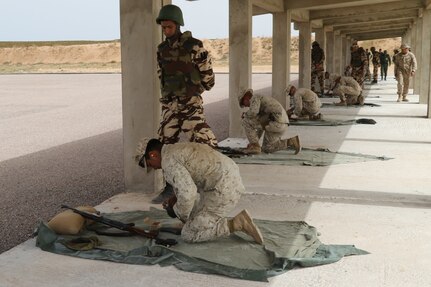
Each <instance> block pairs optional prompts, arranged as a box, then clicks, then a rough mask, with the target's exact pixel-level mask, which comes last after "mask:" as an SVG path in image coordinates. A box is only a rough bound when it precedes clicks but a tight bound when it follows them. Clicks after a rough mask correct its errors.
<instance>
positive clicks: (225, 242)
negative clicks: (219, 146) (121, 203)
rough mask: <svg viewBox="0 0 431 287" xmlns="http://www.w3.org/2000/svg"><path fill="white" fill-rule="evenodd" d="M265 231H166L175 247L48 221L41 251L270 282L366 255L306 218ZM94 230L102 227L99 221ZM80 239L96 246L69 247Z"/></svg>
mask: <svg viewBox="0 0 431 287" xmlns="http://www.w3.org/2000/svg"><path fill="white" fill-rule="evenodd" d="M104 216H105V217H106V218H110V219H115V220H119V221H122V222H126V223H130V222H133V223H135V224H136V226H138V227H142V228H149V226H148V225H146V224H145V223H144V219H145V218H148V217H149V218H151V219H154V220H157V221H160V222H162V224H163V225H165V226H166V225H167V226H169V225H170V224H174V223H175V222H174V221H175V219H171V218H169V217H168V216H167V215H166V213H165V211H163V210H158V209H154V208H153V209H151V210H150V211H134V212H122V213H112V214H105V215H104ZM255 222H256V224H257V225H258V226H259V228H260V229H261V231H262V234H263V237H264V243H265V244H264V246H261V245H258V244H255V243H254V242H252V241H251V240H250V239H249V238H248V237H247V236H246V235H244V234H241V233H235V234H232V235H231V236H229V237H227V238H221V239H218V240H216V241H212V242H205V243H194V244H188V243H185V242H184V241H182V240H181V238H180V236H179V235H174V234H170V233H164V232H162V233H161V236H162V237H164V238H174V239H176V240H177V241H178V244H177V245H175V246H171V247H164V246H160V245H156V244H155V243H154V240H151V239H147V238H144V237H140V236H129V237H115V236H103V235H98V234H97V233H95V232H94V231H89V230H85V231H83V232H82V233H81V234H80V235H79V236H60V235H57V234H55V232H53V231H52V230H51V229H50V228H49V227H48V226H47V225H46V224H45V223H41V224H40V225H39V227H38V234H37V240H36V244H37V246H39V247H40V248H41V249H42V250H45V251H49V252H53V253H57V254H64V255H69V256H75V257H80V258H87V259H96V260H108V261H113V262H118V263H128V264H148V265H154V264H159V265H160V266H170V265H173V266H175V267H177V268H178V269H180V270H184V271H189V272H196V273H206V274H219V275H224V276H229V277H233V278H241V279H247V280H254V281H267V279H268V277H271V276H275V275H279V274H281V273H284V272H286V271H287V270H289V269H292V268H294V267H311V266H317V265H323V264H329V263H334V262H336V261H338V260H340V259H341V258H342V257H344V256H348V255H360V254H367V252H366V251H363V250H360V249H357V248H355V247H354V246H353V245H324V244H322V243H321V242H320V240H319V239H318V232H317V230H316V229H315V228H314V227H312V226H309V225H308V224H307V223H305V222H302V221H298V222H289V221H270V220H255ZM90 227H91V229H92V230H98V229H103V228H104V227H103V226H101V225H98V224H97V223H96V224H95V225H93V226H91V225H90ZM76 238H84V239H88V238H92V240H93V242H95V245H96V246H94V247H93V248H92V249H90V250H87V251H76V250H72V249H69V248H67V247H66V245H67V243H68V242H70V241H71V240H73V239H76Z"/></svg>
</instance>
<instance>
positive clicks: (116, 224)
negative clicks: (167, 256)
mask: <svg viewBox="0 0 431 287" xmlns="http://www.w3.org/2000/svg"><path fill="white" fill-rule="evenodd" d="M61 208H66V209H70V210H72V211H73V212H75V213H77V214H79V215H81V216H82V217H84V218H87V219H90V220H93V221H95V222H98V223H101V224H104V225H108V226H111V227H113V228H117V229H120V230H123V231H127V232H129V233H131V234H137V235H140V236H143V237H147V238H150V239H154V240H155V241H156V244H159V245H164V246H172V245H175V244H177V243H178V242H177V241H176V240H175V239H172V238H168V239H162V238H159V237H158V235H159V231H163V230H160V229H159V230H151V231H146V230H143V229H140V228H137V227H135V224H134V223H123V222H120V221H116V220H112V219H108V218H105V217H103V216H101V215H99V214H94V213H89V212H85V211H81V210H78V209H76V208H73V207H70V206H67V205H64V204H62V205H61Z"/></svg>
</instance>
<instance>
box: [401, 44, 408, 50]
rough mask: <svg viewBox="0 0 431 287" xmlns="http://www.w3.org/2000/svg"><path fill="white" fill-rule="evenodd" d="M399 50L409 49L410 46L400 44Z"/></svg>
mask: <svg viewBox="0 0 431 287" xmlns="http://www.w3.org/2000/svg"><path fill="white" fill-rule="evenodd" d="M400 48H401V49H410V46H409V44H406V43H403V44H401V47H400Z"/></svg>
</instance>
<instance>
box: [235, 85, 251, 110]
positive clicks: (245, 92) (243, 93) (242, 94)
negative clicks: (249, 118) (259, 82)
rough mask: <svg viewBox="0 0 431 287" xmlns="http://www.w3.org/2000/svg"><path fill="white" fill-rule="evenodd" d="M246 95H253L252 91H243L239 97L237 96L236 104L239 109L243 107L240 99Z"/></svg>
mask: <svg viewBox="0 0 431 287" xmlns="http://www.w3.org/2000/svg"><path fill="white" fill-rule="evenodd" d="M248 93H250V94H251V95H253V89H245V90H243V91H241V92H240V93H239V95H238V102H239V106H240V107H243V104H242V98H244V96H245V95H246V94H248Z"/></svg>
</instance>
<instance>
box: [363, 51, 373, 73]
mask: <svg viewBox="0 0 431 287" xmlns="http://www.w3.org/2000/svg"><path fill="white" fill-rule="evenodd" d="M365 54H367V72H366V74H365V78H367V80H368V81H371V72H370V63H371V60H372V59H373V55H371V52H370V51H368V48H367V49H365Z"/></svg>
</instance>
